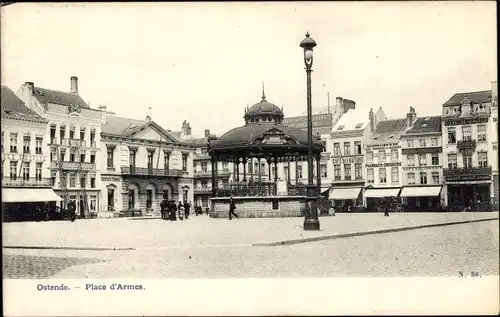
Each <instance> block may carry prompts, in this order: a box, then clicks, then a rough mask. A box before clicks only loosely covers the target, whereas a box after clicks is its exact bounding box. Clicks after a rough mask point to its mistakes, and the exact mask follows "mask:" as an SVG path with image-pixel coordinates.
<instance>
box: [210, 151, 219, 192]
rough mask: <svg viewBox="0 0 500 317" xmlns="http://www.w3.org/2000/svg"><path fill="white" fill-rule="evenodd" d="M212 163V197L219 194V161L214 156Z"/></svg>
mask: <svg viewBox="0 0 500 317" xmlns="http://www.w3.org/2000/svg"><path fill="white" fill-rule="evenodd" d="M210 162H211V163H212V197H216V196H217V183H216V181H217V161H216V160H215V158H214V157H212V158H211V159H210Z"/></svg>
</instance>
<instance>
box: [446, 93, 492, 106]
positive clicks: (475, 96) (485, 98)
mask: <svg viewBox="0 0 500 317" xmlns="http://www.w3.org/2000/svg"><path fill="white" fill-rule="evenodd" d="M465 97H467V99H468V100H469V101H470V102H471V103H487V102H491V90H482V91H473V92H461V93H457V94H454V95H453V97H451V98H450V99H449V100H448V101H447V102H445V103H444V106H458V105H460V104H461V103H462V101H463V100H464V99H465Z"/></svg>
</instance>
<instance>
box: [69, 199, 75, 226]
mask: <svg viewBox="0 0 500 317" xmlns="http://www.w3.org/2000/svg"><path fill="white" fill-rule="evenodd" d="M68 212H69V217H70V220H71V222H75V219H76V204H75V202H74V201H72V200H70V201H69V203H68Z"/></svg>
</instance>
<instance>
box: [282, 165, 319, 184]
mask: <svg viewBox="0 0 500 317" xmlns="http://www.w3.org/2000/svg"><path fill="white" fill-rule="evenodd" d="M325 169H326V165H325ZM325 172H326V171H325ZM283 174H284V175H285V179H286V180H287V181H288V176H289V173H288V166H283ZM321 177H326V176H323V164H322V165H321Z"/></svg>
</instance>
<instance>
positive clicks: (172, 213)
mask: <svg viewBox="0 0 500 317" xmlns="http://www.w3.org/2000/svg"><path fill="white" fill-rule="evenodd" d="M169 206H170V207H169V216H170V220H171V221H177V215H176V213H177V206H176V205H175V203H174V201H173V200H171V201H170V202H169Z"/></svg>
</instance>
